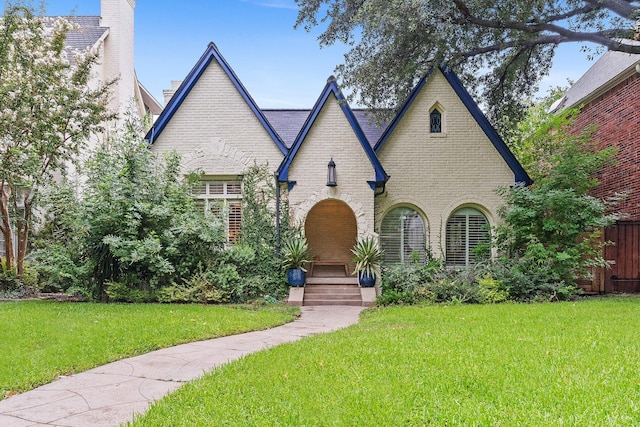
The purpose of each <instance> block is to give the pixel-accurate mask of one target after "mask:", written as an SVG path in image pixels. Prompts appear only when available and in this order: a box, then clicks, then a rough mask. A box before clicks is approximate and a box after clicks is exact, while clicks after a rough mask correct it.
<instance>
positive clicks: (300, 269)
mask: <svg viewBox="0 0 640 427" xmlns="http://www.w3.org/2000/svg"><path fill="white" fill-rule="evenodd" d="M309 262H311V259H310V257H309V245H308V243H307V239H306V238H305V237H295V238H291V239H288V240H285V241H284V243H283V244H282V265H283V267H284V268H285V269H287V280H288V281H289V285H290V286H304V284H305V282H306V278H307V277H306V276H307V274H306V273H307V270H306V269H305V268H304V265H305V264H307V263H309Z"/></svg>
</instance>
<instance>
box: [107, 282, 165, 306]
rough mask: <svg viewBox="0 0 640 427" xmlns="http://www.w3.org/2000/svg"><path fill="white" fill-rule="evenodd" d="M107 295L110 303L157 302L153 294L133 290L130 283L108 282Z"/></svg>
mask: <svg viewBox="0 0 640 427" xmlns="http://www.w3.org/2000/svg"><path fill="white" fill-rule="evenodd" d="M105 293H106V294H107V297H108V298H109V301H110V302H129V303H142V302H152V301H154V300H155V296H154V295H153V293H151V292H150V291H147V290H142V289H136V288H132V287H131V284H130V283H128V282H106V283H105Z"/></svg>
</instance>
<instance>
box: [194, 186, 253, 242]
mask: <svg viewBox="0 0 640 427" xmlns="http://www.w3.org/2000/svg"><path fill="white" fill-rule="evenodd" d="M192 191H193V195H194V197H195V198H196V203H197V204H198V205H199V206H201V207H202V208H203V209H204V211H205V212H210V213H212V214H214V215H216V216H219V217H220V218H221V219H222V220H223V221H224V223H225V227H226V231H227V236H228V239H229V241H230V242H233V241H235V240H236V239H238V237H239V236H240V226H241V223H242V182H241V181H218V180H203V181H200V183H199V184H197V185H195V186H194V187H193V190H192Z"/></svg>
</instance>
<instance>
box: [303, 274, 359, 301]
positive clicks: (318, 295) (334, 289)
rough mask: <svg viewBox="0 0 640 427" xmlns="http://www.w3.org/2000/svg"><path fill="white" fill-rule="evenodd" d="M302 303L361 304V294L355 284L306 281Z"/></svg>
mask: <svg viewBox="0 0 640 427" xmlns="http://www.w3.org/2000/svg"><path fill="white" fill-rule="evenodd" d="M356 280H357V279H356ZM302 305H306V306H309V305H351V306H361V305H362V296H361V293H360V288H359V287H358V285H356V284H309V282H308V281H307V285H306V286H305V288H304V298H303V301H302Z"/></svg>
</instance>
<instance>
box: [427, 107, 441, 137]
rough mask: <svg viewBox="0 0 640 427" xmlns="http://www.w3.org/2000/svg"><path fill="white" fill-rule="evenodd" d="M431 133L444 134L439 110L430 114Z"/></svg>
mask: <svg viewBox="0 0 640 427" xmlns="http://www.w3.org/2000/svg"><path fill="white" fill-rule="evenodd" d="M429 132H431V133H442V113H441V112H440V110H438V109H437V108H434V109H433V110H431V113H429Z"/></svg>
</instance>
